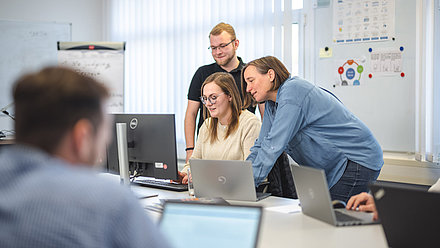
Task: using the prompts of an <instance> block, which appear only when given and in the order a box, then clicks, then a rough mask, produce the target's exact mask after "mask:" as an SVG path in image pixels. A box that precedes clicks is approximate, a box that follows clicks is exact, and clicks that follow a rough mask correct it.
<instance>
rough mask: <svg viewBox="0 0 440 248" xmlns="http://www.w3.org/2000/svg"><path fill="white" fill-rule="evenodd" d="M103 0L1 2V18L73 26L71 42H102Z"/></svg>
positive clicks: (9, 0) (23, 0)
mask: <svg viewBox="0 0 440 248" xmlns="http://www.w3.org/2000/svg"><path fill="white" fill-rule="evenodd" d="M102 4H103V0H0V19H6V20H26V21H50V22H67V23H72V41H102V39H103V23H102V20H103V17H102V15H103V12H102Z"/></svg>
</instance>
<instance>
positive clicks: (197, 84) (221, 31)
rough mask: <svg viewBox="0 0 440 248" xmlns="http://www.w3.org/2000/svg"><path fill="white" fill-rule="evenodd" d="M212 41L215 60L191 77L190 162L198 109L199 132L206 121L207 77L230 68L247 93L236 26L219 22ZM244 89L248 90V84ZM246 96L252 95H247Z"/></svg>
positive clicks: (188, 114) (188, 110) (187, 123)
mask: <svg viewBox="0 0 440 248" xmlns="http://www.w3.org/2000/svg"><path fill="white" fill-rule="evenodd" d="M209 41H210V44H211V45H210V47H209V48H208V49H209V50H210V51H211V53H212V57H213V58H214V60H215V63H212V64H209V65H204V66H202V67H200V68H199V69H198V70H197V71H196V73H195V74H194V76H193V78H192V80H191V85H190V86H189V91H188V105H187V107H186V113H185V141H186V149H185V150H186V162H188V160H189V158H190V157H191V155H192V152H193V149H194V137H195V132H196V118H197V113H199V112H200V115H199V123H198V126H197V132H198V130H199V128H200V126H201V125H202V123H203V116H202V105H201V102H200V96H201V92H200V88H201V87H202V84H203V82H204V81H205V79H206V78H207V77H208V76H210V75H211V74H213V73H215V72H229V73H230V74H232V76H233V77H234V80H235V83H236V84H237V87H238V90H239V92H240V94H241V96H242V100H244V99H243V95H244V94H243V91H242V89H241V69H242V68H243V66H244V63H243V60H242V59H241V58H240V57H238V56H237V54H236V50H237V48H238V45H239V41H238V39H237V37H236V35H235V31H234V28H233V27H232V26H231V25H229V24H226V23H223V22H221V23H219V24H217V25H216V26H215V27H214V28H213V29H212V30H211V32H210V33H209ZM245 87H246V84H245ZM244 90H246V88H245V89H244ZM245 97H249V96H248V95H246V96H245ZM262 107H264V106H262ZM262 107H259V109H260V113H263V111H264V109H262ZM248 110H249V111H251V112H252V113H255V107H254V106H249V107H248Z"/></svg>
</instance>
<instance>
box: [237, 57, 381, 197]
mask: <svg viewBox="0 0 440 248" xmlns="http://www.w3.org/2000/svg"><path fill="white" fill-rule="evenodd" d="M243 82H246V83H247V88H246V92H247V94H251V95H252V97H253V98H254V99H255V100H256V101H257V102H266V103H265V110H264V117H263V124H262V126H261V132H260V135H259V137H258V140H257V141H256V142H255V145H254V146H253V147H252V148H251V154H250V155H249V157H248V158H247V160H250V161H252V166H253V171H254V180H255V185H257V186H258V185H259V184H260V183H261V182H262V181H263V180H264V179H265V178H266V177H267V175H268V174H269V172H270V171H271V169H272V167H273V164H274V162H275V160H276V159H277V158H278V156H280V154H281V153H282V152H286V153H287V154H289V155H290V156H291V157H292V158H293V159H294V160H295V161H296V162H297V163H298V164H300V165H305V166H311V167H315V168H319V169H323V170H324V171H325V174H326V177H327V181H328V184H329V187H330V194H331V197H332V199H333V200H341V201H344V202H347V201H348V199H349V198H350V197H351V196H353V195H356V194H359V193H360V192H365V191H367V190H368V188H367V186H368V183H369V182H371V181H374V180H376V178H377V177H378V175H379V172H380V169H381V168H382V165H383V158H382V149H381V147H380V145H379V143H378V142H377V140H376V139H375V138H374V136H373V134H372V133H371V131H370V130H369V129H368V128H367V126H366V125H365V124H364V123H363V122H362V121H361V120H359V119H358V118H357V117H356V116H354V115H353V114H352V113H351V112H350V111H349V110H348V109H347V108H346V107H345V106H344V105H343V104H342V103H341V102H340V101H339V100H338V99H337V98H336V97H335V96H334V95H333V94H331V93H330V92H328V91H326V90H323V89H321V88H319V87H317V86H315V85H314V84H312V83H309V82H307V81H305V80H304V79H301V78H298V77H291V76H290V73H289V71H288V70H287V69H286V67H285V66H284V65H283V64H282V63H281V62H280V61H279V60H278V59H277V58H275V57H272V56H268V57H263V58H260V59H256V60H254V61H251V62H250V63H248V64H246V66H245V67H244V68H243V70H242V83H243ZM245 106H246V103H245Z"/></svg>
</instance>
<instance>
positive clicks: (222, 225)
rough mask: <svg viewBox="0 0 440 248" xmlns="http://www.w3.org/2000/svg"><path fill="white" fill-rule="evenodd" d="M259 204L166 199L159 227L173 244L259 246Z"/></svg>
mask: <svg viewBox="0 0 440 248" xmlns="http://www.w3.org/2000/svg"><path fill="white" fill-rule="evenodd" d="M261 217H262V208H261V207H258V206H237V205H213V204H200V203H178V202H166V203H165V205H164V210H163V213H162V217H161V220H160V224H159V227H160V229H161V231H162V233H163V234H164V235H165V237H166V238H167V240H168V241H169V242H170V243H171V245H172V246H173V247H177V248H179V247H182V248H186V247H192V248H198V247H219V248H220V247H243V248H251V247H257V241H258V234H259V230H260V223H261Z"/></svg>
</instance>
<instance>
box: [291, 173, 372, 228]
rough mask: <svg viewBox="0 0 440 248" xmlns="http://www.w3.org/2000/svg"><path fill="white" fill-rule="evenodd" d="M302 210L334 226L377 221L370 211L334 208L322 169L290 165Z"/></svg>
mask: <svg viewBox="0 0 440 248" xmlns="http://www.w3.org/2000/svg"><path fill="white" fill-rule="evenodd" d="M291 170H292V175H293V181H294V183H295V187H296V191H297V193H298V198H299V201H300V204H301V208H302V212H303V213H304V214H305V215H308V216H310V217H313V218H315V219H318V220H321V221H324V222H326V223H328V224H331V225H334V226H353V225H364V224H373V223H377V222H376V221H373V215H372V213H365V212H359V211H353V210H347V209H345V208H337V209H334V208H333V205H332V202H331V198H330V192H329V190H328V189H329V188H328V184H327V179H326V177H325V173H324V171H323V170H319V169H315V168H311V167H307V166H294V165H293V166H291Z"/></svg>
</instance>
